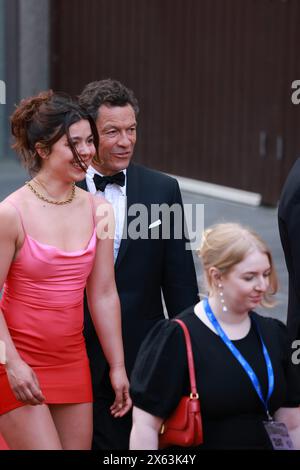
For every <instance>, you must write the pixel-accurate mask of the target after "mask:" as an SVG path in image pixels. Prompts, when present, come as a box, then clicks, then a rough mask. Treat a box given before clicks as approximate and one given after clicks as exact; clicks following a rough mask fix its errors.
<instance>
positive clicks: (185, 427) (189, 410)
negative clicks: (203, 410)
mask: <svg viewBox="0 0 300 470" xmlns="http://www.w3.org/2000/svg"><path fill="white" fill-rule="evenodd" d="M174 321H176V322H177V323H179V325H180V326H181V327H182V329H183V332H184V337H185V343H186V350H187V358H188V366H189V376H190V385H191V393H190V395H189V396H185V397H182V398H181V400H180V402H179V404H178V405H177V407H176V409H175V410H174V411H173V413H172V415H171V416H170V417H169V418H168V419H166V421H165V422H164V423H163V425H162V427H161V430H160V434H159V448H160V449H163V448H164V447H169V446H182V447H192V446H198V445H199V444H201V443H202V442H203V433H202V419H201V414H200V400H199V395H198V393H197V388H196V378H195V366H194V357H193V351H192V345H191V338H190V334H189V330H188V329H187V327H186V325H185V323H184V322H183V321H181V320H178V319H176V320H174Z"/></svg>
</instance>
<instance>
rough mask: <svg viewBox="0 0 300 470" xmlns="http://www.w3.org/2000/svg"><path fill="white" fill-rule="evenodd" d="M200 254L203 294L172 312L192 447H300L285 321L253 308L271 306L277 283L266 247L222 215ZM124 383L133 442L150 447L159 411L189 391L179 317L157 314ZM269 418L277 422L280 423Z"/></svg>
mask: <svg viewBox="0 0 300 470" xmlns="http://www.w3.org/2000/svg"><path fill="white" fill-rule="evenodd" d="M199 256H200V258H201V260H202V264H203V268H204V273H205V277H206V281H207V290H208V296H207V298H204V299H203V300H202V301H200V302H199V303H198V304H197V305H195V306H194V307H191V308H189V309H187V310H185V311H184V312H183V313H182V314H181V315H180V316H179V318H180V319H181V320H183V321H184V322H185V324H186V326H187V327H188V329H189V332H190V335H191V339H192V346H193V352H194V358H195V368H196V381H197V388H198V393H199V396H200V403H201V412H202V420H203V438H204V442H203V444H202V445H201V446H200V448H204V449H268V448H272V447H273V445H274V446H275V447H276V444H277V446H279V448H281V446H285V447H286V448H291V447H292V445H293V446H294V447H295V448H298V449H299V448H300V411H299V403H300V373H299V370H297V366H296V365H294V364H293V363H292V359H291V358H292V352H293V350H292V349H291V347H290V346H289V344H288V343H287V339H286V328H285V326H284V325H283V324H282V323H281V322H280V321H278V320H275V319H272V318H266V317H262V316H260V315H258V314H257V313H255V312H254V309H255V308H256V307H258V306H260V305H262V306H270V305H271V304H272V297H273V295H274V294H275V293H276V290H277V278H276V273H275V268H274V265H273V261H272V256H271V253H270V250H269V249H268V247H267V246H266V244H265V243H264V242H263V241H262V240H261V239H260V238H259V237H258V235H257V234H256V233H254V232H253V231H252V230H249V229H247V228H245V227H243V226H241V225H239V224H234V223H225V224H219V225H216V226H214V227H212V228H209V229H207V230H206V231H205V232H204V235H203V242H202V245H201V248H200V250H199ZM131 392H132V399H133V404H134V409H133V427H132V432H131V449H157V446H158V433H159V430H160V428H161V425H162V422H163V420H164V419H165V418H167V417H168V416H169V415H170V414H171V413H172V411H173V410H174V409H175V407H176V406H177V404H178V402H179V400H180V398H181V397H182V396H183V395H188V394H189V378H188V369H187V359H186V353H185V342H184V336H183V332H182V330H181V328H180V326H179V325H178V324H176V323H174V322H172V321H168V320H165V321H162V322H160V324H158V325H157V326H156V327H155V328H154V329H153V330H152V331H151V333H150V334H149V335H148V337H147V339H146V340H145V342H144V343H143V346H142V348H141V350H140V352H139V356H138V360H137V362H136V365H135V368H134V371H133V374H132V382H131ZM274 420H275V421H280V422H282V423H283V424H281V425H280V430H279V431H278V427H276V425H275V426H274ZM278 432H279V433H280V435H279V437H280V440H278V434H277V433H278ZM282 433H283V434H282ZM284 433H286V435H285V436H284ZM283 436H284V437H283ZM272 442H273V444H272Z"/></svg>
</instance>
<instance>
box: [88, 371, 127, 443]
mask: <svg viewBox="0 0 300 470" xmlns="http://www.w3.org/2000/svg"><path fill="white" fill-rule="evenodd" d="M114 399H115V393H114V391H113V389H112V387H111V385H110V380H109V375H108V371H107V373H106V374H105V377H104V378H103V380H102V381H101V390H98V392H96V393H95V391H94V407H93V425H94V430H93V444H92V449H93V450H118V449H119V450H128V449H129V437H130V431H131V426H132V410H130V411H129V412H128V413H127V414H126V415H125V416H123V417H122V418H114V417H113V416H112V415H111V413H110V407H111V405H112V404H113V402H114Z"/></svg>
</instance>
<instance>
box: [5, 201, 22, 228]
mask: <svg viewBox="0 0 300 470" xmlns="http://www.w3.org/2000/svg"><path fill="white" fill-rule="evenodd" d="M5 202H8V203H9V204H10V205H11V206H13V207H14V208H15V210H16V211H17V213H18V214H19V217H20V221H21V225H22V229H23V231H24V234H25V236H26V230H25V226H24V221H23V217H22V213H21V211H20V209H19V208H18V206H17V205H16V204H15V203H14V202H12V201H11V200H10V199H6V200H5Z"/></svg>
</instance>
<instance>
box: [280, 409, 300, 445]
mask: <svg viewBox="0 0 300 470" xmlns="http://www.w3.org/2000/svg"><path fill="white" fill-rule="evenodd" d="M274 418H275V420H276V421H280V422H281V423H284V424H285V425H286V427H287V428H288V431H289V435H290V436H291V439H292V441H293V444H294V447H295V449H296V450H300V407H298V408H279V410H277V411H276V413H275V415H274Z"/></svg>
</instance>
